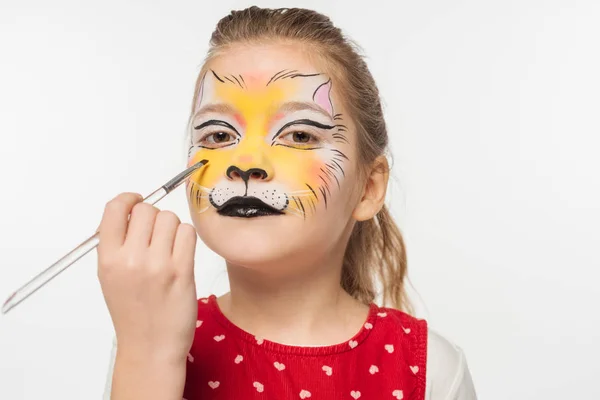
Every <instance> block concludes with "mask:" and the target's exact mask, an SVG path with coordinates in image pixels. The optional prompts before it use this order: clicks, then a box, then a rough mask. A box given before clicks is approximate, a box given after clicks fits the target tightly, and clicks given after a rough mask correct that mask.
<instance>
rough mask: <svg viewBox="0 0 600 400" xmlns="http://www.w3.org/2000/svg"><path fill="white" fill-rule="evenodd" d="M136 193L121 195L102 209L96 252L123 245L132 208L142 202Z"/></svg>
mask: <svg viewBox="0 0 600 400" xmlns="http://www.w3.org/2000/svg"><path fill="white" fill-rule="evenodd" d="M142 199H143V198H142V196H141V195H140V194H138V193H121V194H120V195H118V196H117V197H115V198H114V199H112V200H111V201H109V202H108V203H106V206H105V207H104V214H103V215H102V220H101V221H100V226H99V227H98V232H99V239H100V242H99V244H98V251H101V250H103V249H116V248H119V247H121V246H122V245H123V243H124V242H125V236H126V234H127V225H128V223H129V219H128V217H129V214H130V213H131V210H132V208H133V207H134V206H135V205H136V204H137V203H139V202H141V201H142Z"/></svg>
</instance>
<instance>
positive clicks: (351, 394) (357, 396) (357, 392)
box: [350, 390, 360, 399]
mask: <svg viewBox="0 0 600 400" xmlns="http://www.w3.org/2000/svg"><path fill="white" fill-rule="evenodd" d="M350 396H352V398H353V399H358V398H359V397H360V392H359V391H354V390H353V391H351V392H350Z"/></svg>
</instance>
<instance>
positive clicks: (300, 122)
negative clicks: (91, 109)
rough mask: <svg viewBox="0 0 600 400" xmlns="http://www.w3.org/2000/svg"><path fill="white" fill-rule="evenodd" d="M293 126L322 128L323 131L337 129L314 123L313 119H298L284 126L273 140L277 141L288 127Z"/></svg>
mask: <svg viewBox="0 0 600 400" xmlns="http://www.w3.org/2000/svg"><path fill="white" fill-rule="evenodd" d="M292 125H309V126H314V127H317V128H321V129H333V128H335V126H333V125H325V124H322V123H320V122H317V121H313V120H312V119H297V120H295V121H291V122H288V123H287V124H285V125H284V126H282V127H281V128H280V129H279V130H278V131H277V133H276V134H275V136H273V140H275V139H277V137H278V136H279V135H281V132H283V131H284V130H285V129H286V128H287V127H290V126H292Z"/></svg>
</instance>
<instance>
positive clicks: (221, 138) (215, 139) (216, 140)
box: [203, 132, 234, 144]
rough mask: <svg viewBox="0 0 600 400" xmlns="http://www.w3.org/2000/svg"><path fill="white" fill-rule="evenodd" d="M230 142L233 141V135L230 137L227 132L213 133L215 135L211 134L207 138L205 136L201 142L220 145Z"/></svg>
mask: <svg viewBox="0 0 600 400" xmlns="http://www.w3.org/2000/svg"><path fill="white" fill-rule="evenodd" d="M232 140H234V137H233V135H231V134H229V133H227V132H215V133H211V134H209V135H208V136H206V137H205V138H204V140H203V141H206V142H207V143H211V144H220V143H227V142H230V141H232Z"/></svg>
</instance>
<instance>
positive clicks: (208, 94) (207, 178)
mask: <svg viewBox="0 0 600 400" xmlns="http://www.w3.org/2000/svg"><path fill="white" fill-rule="evenodd" d="M200 90H201V91H200V93H199V94H198V100H197V104H196V109H195V115H194V118H193V128H194V129H193V132H192V138H191V143H190V153H189V155H190V156H189V164H190V165H191V164H193V163H195V162H197V161H199V160H201V159H204V158H206V159H208V160H209V164H208V165H207V166H206V167H205V168H203V169H202V170H201V171H199V172H198V173H197V174H195V175H193V176H192V177H191V179H190V183H189V187H188V189H189V196H190V203H191V205H192V207H193V208H194V209H195V210H196V211H197V212H204V211H206V210H208V209H210V208H211V207H212V208H216V209H217V210H220V211H221V210H222V208H223V207H225V206H227V205H228V202H231V199H234V198H235V199H237V200H240V199H243V200H242V203H243V201H245V200H248V201H250V199H251V200H252V201H253V203H248V204H246V205H245V206H240V207H241V208H240V207H238V213H237V214H235V216H257V215H263V214H261V213H258V214H257V213H256V208H261V207H262V206H261V203H262V204H263V205H264V206H265V208H267V209H269V208H270V209H271V211H273V212H277V213H287V214H292V215H297V216H300V217H305V216H306V215H307V214H309V213H311V211H312V212H315V211H316V210H317V207H318V205H319V204H321V203H322V204H323V205H324V206H325V207H326V206H327V201H328V199H329V198H331V196H332V194H333V192H334V191H335V190H336V189H337V188H339V185H340V181H341V180H342V179H343V178H344V164H345V163H346V162H347V161H348V158H347V157H346V155H345V154H344V150H345V149H347V146H348V145H349V141H348V139H347V137H346V134H345V133H346V127H345V125H343V121H342V119H341V115H339V114H338V115H336V114H335V113H334V108H333V104H332V101H331V96H330V92H331V81H330V80H329V79H328V78H327V77H326V76H324V75H323V74H300V73H297V72H296V71H291V72H286V71H281V72H279V73H277V74H275V75H274V76H272V77H270V79H268V77H267V78H265V79H254V80H250V79H246V80H244V79H243V77H242V76H240V75H237V76H234V75H223V76H220V75H218V74H217V73H216V72H214V71H208V72H207V73H206V75H205V76H204V78H203V81H202V84H201V89H200ZM253 207H254V208H253ZM240 209H241V211H240Z"/></svg>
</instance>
